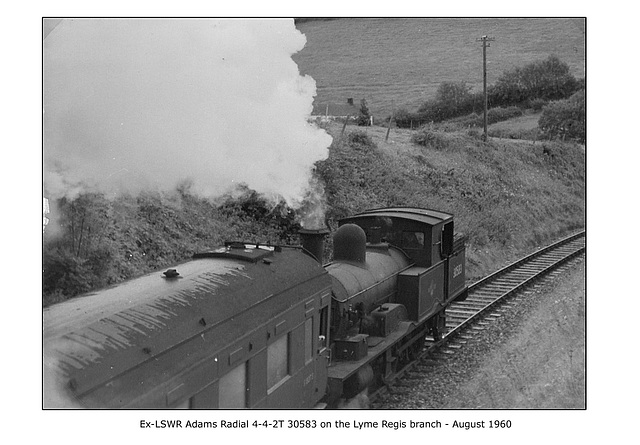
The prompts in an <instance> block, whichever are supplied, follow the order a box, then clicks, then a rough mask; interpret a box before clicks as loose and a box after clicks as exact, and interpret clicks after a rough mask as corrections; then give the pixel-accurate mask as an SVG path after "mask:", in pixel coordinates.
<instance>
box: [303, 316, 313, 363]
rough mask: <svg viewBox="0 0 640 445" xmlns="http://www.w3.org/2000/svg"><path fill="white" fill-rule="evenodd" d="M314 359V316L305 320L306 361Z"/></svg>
mask: <svg viewBox="0 0 640 445" xmlns="http://www.w3.org/2000/svg"><path fill="white" fill-rule="evenodd" d="M311 359H313V317H309V318H307V319H306V320H305V321H304V363H305V365H306V364H307V363H309V362H310V361H311Z"/></svg>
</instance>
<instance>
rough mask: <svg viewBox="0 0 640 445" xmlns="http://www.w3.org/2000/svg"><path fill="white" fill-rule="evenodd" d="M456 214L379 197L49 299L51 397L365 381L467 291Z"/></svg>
mask: <svg viewBox="0 0 640 445" xmlns="http://www.w3.org/2000/svg"><path fill="white" fill-rule="evenodd" d="M453 224H454V222H453V216H452V215H450V214H447V213H444V212H439V211H435V210H426V209H419V208H401V207H397V208H384V209H375V210H369V211H366V212H363V213H360V214H358V215H355V216H352V217H349V218H345V219H343V220H341V221H339V228H338V229H337V231H336V232H335V234H334V240H333V260H332V261H331V262H330V263H328V264H323V263H324V262H323V259H322V256H323V243H322V240H323V238H324V237H325V236H326V234H327V232H328V231H327V230H319V231H313V230H306V231H305V230H303V231H302V233H301V241H302V246H296V247H287V246H270V245H261V244H247V243H242V242H229V243H226V244H225V246H223V247H220V248H218V249H214V250H211V251H208V252H203V253H199V254H196V255H194V258H193V259H192V260H190V261H188V262H186V263H182V264H179V265H176V266H173V267H172V268H171V269H168V270H167V271H165V272H164V273H163V274H159V273H150V274H147V275H145V276H142V277H139V278H135V279H132V280H129V281H127V282H125V283H122V284H119V285H115V286H112V287H110V288H108V289H104V290H102V291H98V292H95V293H92V294H89V295H85V296H81V297H78V298H74V299H71V300H68V301H66V302H63V303H60V304H57V305H53V306H51V307H49V308H46V309H45V310H44V312H43V358H44V360H43V372H44V387H43V390H44V394H43V400H44V406H45V407H67V406H73V407H87V408H314V407H315V408H318V407H335V406H338V405H339V404H340V403H341V401H344V400H345V399H349V398H352V397H354V396H356V395H357V394H359V393H362V392H366V391H367V389H368V388H369V387H371V385H373V384H375V383H376V382H379V381H384V379H385V378H386V377H388V376H389V375H391V374H392V373H393V372H394V371H395V370H396V369H397V368H398V366H399V365H401V364H402V363H403V362H405V361H407V360H410V359H411V358H412V357H413V356H415V354H416V353H417V352H419V351H420V350H421V349H422V347H423V345H424V342H425V339H426V337H427V336H432V337H434V338H436V339H438V338H439V337H440V336H441V335H442V332H443V330H444V321H445V317H444V314H445V312H444V311H445V309H446V307H447V306H448V305H449V304H450V303H451V302H452V301H454V300H462V299H464V298H466V294H467V287H466V284H465V271H464V267H465V259H464V255H465V247H464V237H462V236H460V235H457V234H454V225H453Z"/></svg>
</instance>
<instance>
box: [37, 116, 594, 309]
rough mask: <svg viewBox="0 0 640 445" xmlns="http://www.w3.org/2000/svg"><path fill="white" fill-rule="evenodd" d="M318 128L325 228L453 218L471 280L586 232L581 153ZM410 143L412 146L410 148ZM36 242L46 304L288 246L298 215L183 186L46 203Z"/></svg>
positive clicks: (469, 137)
mask: <svg viewBox="0 0 640 445" xmlns="http://www.w3.org/2000/svg"><path fill="white" fill-rule="evenodd" d="M326 130H327V131H328V132H329V133H331V134H332V135H333V136H334V143H333V145H332V146H331V148H330V155H329V158H328V159H327V160H325V161H322V162H319V163H318V164H317V169H316V170H317V174H318V175H319V176H320V177H321V178H322V179H323V181H324V182H325V188H326V198H327V203H328V208H327V214H326V217H327V221H328V224H329V226H330V227H331V228H335V227H336V220H337V219H339V218H341V217H344V216H347V215H351V214H353V213H355V212H358V211H362V210H365V209H368V208H373V207H382V206H391V205H393V206H418V207H426V208H434V209H439V210H443V211H447V212H451V213H453V214H454V215H455V217H456V229H457V231H461V232H464V233H466V234H467V235H469V246H468V255H467V259H468V268H467V269H468V276H469V277H470V279H472V280H474V279H477V278H479V277H481V276H483V275H485V274H487V273H489V272H491V271H493V270H495V269H496V268H498V267H499V266H500V265H502V264H505V263H507V262H508V261H510V260H512V259H515V258H516V257H517V256H520V255H522V254H524V253H526V252H529V251H531V250H533V249H534V248H536V247H538V246H541V245H543V244H545V243H547V242H549V241H551V240H552V239H554V238H557V237H559V236H561V235H564V234H567V233H569V232H571V231H574V230H576V229H577V228H579V227H583V226H584V224H585V154H584V151H583V149H582V148H581V147H580V146H578V145H575V144H569V143H567V144H563V143H548V142H545V143H541V142H536V143H533V142H531V141H522V140H509V139H490V141H489V142H487V143H484V142H482V141H481V140H480V138H479V137H478V133H477V131H458V132H445V131H435V130H434V131H428V130H423V131H411V130H399V129H392V130H391V133H390V135H389V138H388V140H387V141H385V136H386V132H387V129H386V128H382V127H347V129H346V131H345V133H344V134H343V135H342V137H341V130H342V125H341V124H337V123H336V124H330V125H328V126H327V128H326ZM416 141H417V142H416ZM52 204H53V205H52V214H51V215H50V216H51V218H52V223H51V225H50V226H48V227H47V231H46V232H45V235H44V252H43V284H44V285H43V303H44V304H45V305H46V304H50V303H52V302H55V301H60V300H62V299H65V298H68V297H70V296H73V295H75V294H77V293H81V292H86V291H89V290H91V289H94V288H99V287H102V286H106V285H109V284H113V283H117V282H119V281H122V280H124V279H127V278H130V277H132V276H136V275H139V274H142V273H144V272H148V271H151V270H156V269H158V270H162V269H163V268H166V267H167V266H169V265H171V264H175V263H176V262H179V261H182V260H184V259H187V258H189V257H190V256H191V255H192V254H193V253H194V252H196V251H200V250H205V249H209V248H211V247H213V246H217V245H220V244H222V243H223V242H224V241H225V240H245V241H253V242H265V241H270V242H272V243H296V242H297V239H296V236H295V233H296V231H297V229H299V225H298V219H297V218H298V217H299V216H298V215H296V213H295V212H294V211H293V210H291V209H290V208H288V207H287V206H286V205H284V204H283V203H269V202H267V201H265V200H264V199H263V198H262V197H260V196H258V195H257V194H256V193H255V192H253V191H251V190H248V189H242V190H239V191H238V193H237V194H236V195H234V196H227V197H223V198H219V199H216V200H211V199H208V198H203V197H198V196H194V195H193V194H192V193H191V192H190V190H189V187H188V185H184V186H182V187H180V188H179V189H178V190H176V191H175V192H174V193H171V194H152V193H148V194H143V195H140V196H137V197H133V196H123V197H119V198H116V199H113V200H109V199H107V198H105V197H104V196H101V195H83V196H82V197H81V198H80V199H78V200H76V201H73V202H65V201H60V202H57V203H52Z"/></svg>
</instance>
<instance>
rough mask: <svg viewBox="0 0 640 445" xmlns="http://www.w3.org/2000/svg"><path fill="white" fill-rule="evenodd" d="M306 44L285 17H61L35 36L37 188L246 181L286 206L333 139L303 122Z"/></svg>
mask: <svg viewBox="0 0 640 445" xmlns="http://www.w3.org/2000/svg"><path fill="white" fill-rule="evenodd" d="M305 43H306V38H305V36H304V35H303V34H301V33H300V32H299V31H298V30H297V29H296V28H295V26H294V23H293V20H231V19H228V20H209V19H206V20H205V19H198V20H194V19H175V20H166V19H165V20H156V19H139V20H124V19H122V20H121V19H118V20H112V19H109V20H104V19H103V20H63V21H62V22H61V23H59V24H58V25H57V26H56V27H55V29H53V31H50V32H49V34H48V35H47V36H46V39H45V40H44V42H43V72H44V83H43V87H44V98H43V106H44V110H43V111H44V118H43V123H44V135H43V136H44V141H43V144H44V175H45V177H44V187H45V195H46V196H47V197H49V198H58V197H63V196H64V197H67V198H74V197H75V196H77V195H78V194H79V193H81V192H84V191H98V192H103V193H105V194H106V195H107V196H115V195H117V194H119V193H123V192H127V193H132V194H135V193H137V192H140V191H142V190H160V191H166V190H173V189H175V188H176V186H177V185H178V184H180V183H183V182H184V181H189V182H190V183H191V184H192V190H193V191H194V192H196V193H199V194H202V195H206V196H220V195H222V194H224V193H226V192H228V191H229V190H230V189H232V188H233V187H234V186H235V185H238V184H242V183H244V184H246V185H248V186H249V187H250V188H252V189H254V190H256V191H258V192H260V193H263V194H265V195H267V196H278V197H282V198H283V199H285V200H286V201H287V202H288V203H289V204H291V205H294V206H295V205H296V204H297V203H300V202H301V201H302V199H303V198H304V196H305V195H308V193H309V187H310V186H309V178H310V177H311V171H312V168H313V164H314V163H315V162H316V161H318V160H321V159H325V158H326V157H327V154H328V146H329V145H330V143H331V137H330V136H329V135H328V134H327V133H326V132H324V131H323V130H320V129H318V128H317V127H315V126H314V125H312V124H310V123H308V121H307V118H308V116H309V115H310V114H311V110H312V102H313V97H314V96H315V94H316V87H315V81H314V80H313V79H312V78H310V77H309V76H301V75H300V73H299V70H298V67H297V65H296V64H295V63H294V62H293V60H292V59H291V56H292V55H293V54H294V53H296V52H297V51H300V50H301V49H302V48H303V47H304V45H305Z"/></svg>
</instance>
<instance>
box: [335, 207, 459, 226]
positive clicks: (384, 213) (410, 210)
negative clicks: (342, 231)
mask: <svg viewBox="0 0 640 445" xmlns="http://www.w3.org/2000/svg"><path fill="white" fill-rule="evenodd" d="M376 216H379V217H388V218H402V219H409V220H413V221H417V222H420V223H424V224H428V225H430V226H434V225H436V224H439V223H441V222H448V221H451V220H453V215H452V214H450V213H445V212H441V211H439V210H430V209H421V208H418V207H384V208H379V209H371V210H366V211H364V212H362V213H358V214H357V215H355V216H351V217H349V218H344V219H341V220H340V223H341V224H343V223H348V222H352V221H354V220H357V219H360V218H367V217H376Z"/></svg>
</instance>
